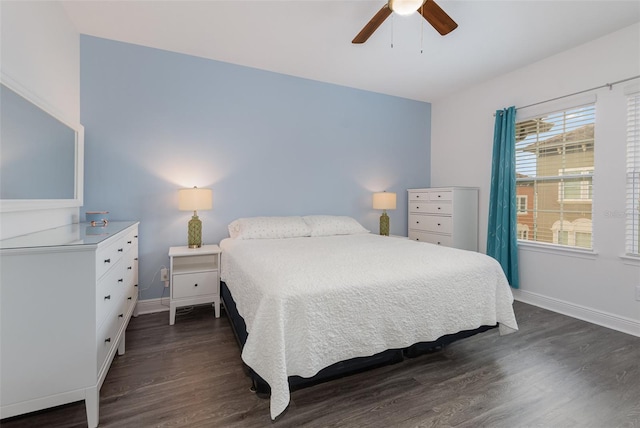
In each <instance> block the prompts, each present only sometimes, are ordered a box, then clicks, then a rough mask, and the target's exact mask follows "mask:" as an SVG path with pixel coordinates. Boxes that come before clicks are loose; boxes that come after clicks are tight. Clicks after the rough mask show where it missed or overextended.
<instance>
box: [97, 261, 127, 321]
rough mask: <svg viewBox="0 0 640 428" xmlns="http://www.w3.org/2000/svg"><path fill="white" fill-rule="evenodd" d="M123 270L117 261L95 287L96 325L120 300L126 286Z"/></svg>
mask: <svg viewBox="0 0 640 428" xmlns="http://www.w3.org/2000/svg"><path fill="white" fill-rule="evenodd" d="M124 277H125V276H124V272H123V270H122V265H121V264H120V263H119V264H117V265H116V266H114V267H113V268H112V269H111V270H110V271H109V272H108V273H107V274H106V275H105V276H104V277H102V278H101V279H100V281H98V285H97V287H96V325H98V326H100V325H102V323H103V322H104V320H105V318H106V316H107V314H109V313H110V312H112V311H113V310H114V308H115V307H116V306H117V305H119V304H120V302H121V301H122V296H123V295H124V293H125V289H126V288H127V287H126V286H125V283H124V280H125V278H124Z"/></svg>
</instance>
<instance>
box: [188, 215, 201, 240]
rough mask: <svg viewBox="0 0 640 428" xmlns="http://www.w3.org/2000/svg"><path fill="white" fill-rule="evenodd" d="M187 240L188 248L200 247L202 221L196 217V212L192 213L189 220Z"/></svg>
mask: <svg viewBox="0 0 640 428" xmlns="http://www.w3.org/2000/svg"><path fill="white" fill-rule="evenodd" d="M187 236H188V242H189V248H200V247H202V221H200V218H198V215H197V214H195V213H194V214H193V217H191V220H189V227H188V235H187Z"/></svg>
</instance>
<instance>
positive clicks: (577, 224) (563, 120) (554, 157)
mask: <svg viewBox="0 0 640 428" xmlns="http://www.w3.org/2000/svg"><path fill="white" fill-rule="evenodd" d="M594 128H595V104H588V105H584V106H580V107H575V108H572V109H568V110H564V111H560V112H554V113H549V114H547V115H544V116H540V117H535V118H533V119H528V120H521V121H518V122H517V123H516V204H517V205H516V206H517V213H518V223H520V224H521V225H522V226H524V225H526V226H527V229H526V230H527V234H526V238H525V237H523V236H524V234H521V233H520V232H519V233H518V237H519V239H525V240H530V241H536V242H541V243H548V244H556V245H567V246H571V247H581V248H588V249H591V248H593V245H592V242H593V239H592V229H591V219H592V206H593V178H594V156H593V154H594V148H595V139H594ZM520 230H525V229H524V228H520Z"/></svg>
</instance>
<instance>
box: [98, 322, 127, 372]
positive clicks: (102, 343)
mask: <svg viewBox="0 0 640 428" xmlns="http://www.w3.org/2000/svg"><path fill="white" fill-rule="evenodd" d="M121 320H122V319H121V318H119V317H118V314H116V313H115V311H114V313H112V314H111V315H110V316H109V318H108V320H107V321H106V322H105V323H104V324H103V325H102V326H101V327H100V328H99V329H98V334H97V335H96V366H97V368H98V372H100V369H101V368H102V366H103V365H104V362H105V360H106V359H107V356H108V355H109V351H111V349H113V347H114V346H118V344H117V343H116V342H117V340H116V339H117V335H118V328H119V327H120V325H121V324H122V321H121Z"/></svg>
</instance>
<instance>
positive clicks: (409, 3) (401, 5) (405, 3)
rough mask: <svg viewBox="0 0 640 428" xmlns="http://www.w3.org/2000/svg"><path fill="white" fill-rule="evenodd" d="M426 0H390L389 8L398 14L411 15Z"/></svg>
mask: <svg viewBox="0 0 640 428" xmlns="http://www.w3.org/2000/svg"><path fill="white" fill-rule="evenodd" d="M424 2H425V0H389V9H391V10H392V11H394V12H395V13H397V14H398V15H402V16H407V15H411V14H412V13H414V12H415V11H417V10H418V8H419V7H420V6H422V4H423V3H424Z"/></svg>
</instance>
